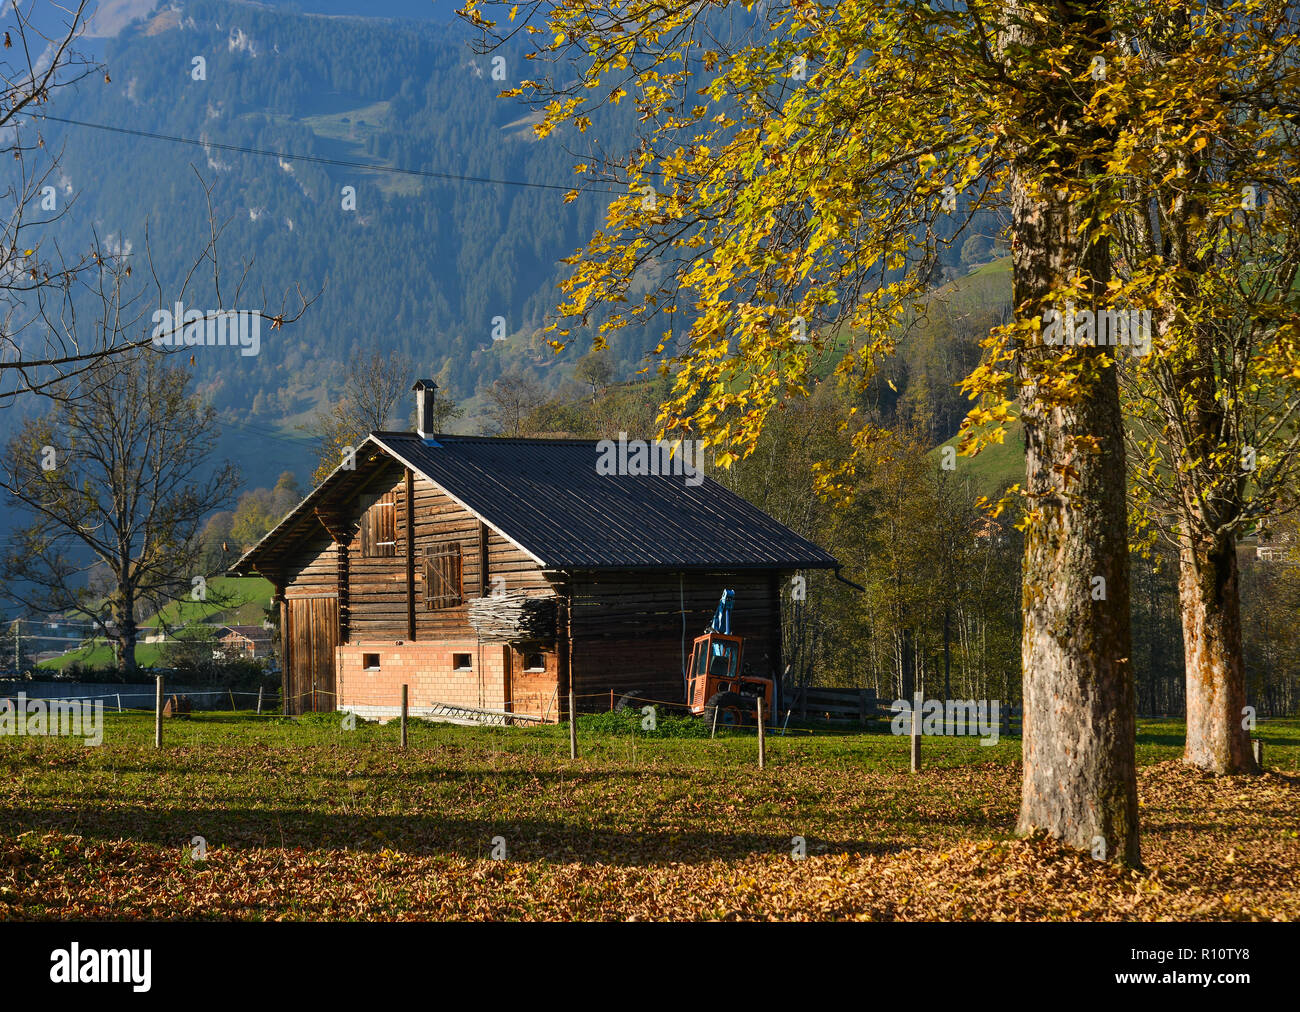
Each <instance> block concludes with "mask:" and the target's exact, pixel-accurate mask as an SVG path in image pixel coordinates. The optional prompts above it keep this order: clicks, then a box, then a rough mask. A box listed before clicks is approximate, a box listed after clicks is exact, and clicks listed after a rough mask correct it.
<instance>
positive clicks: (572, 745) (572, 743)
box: [569, 686, 578, 759]
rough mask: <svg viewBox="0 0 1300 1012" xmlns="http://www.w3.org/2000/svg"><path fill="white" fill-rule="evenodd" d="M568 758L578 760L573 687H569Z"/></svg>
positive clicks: (576, 722) (576, 719) (576, 720)
mask: <svg viewBox="0 0 1300 1012" xmlns="http://www.w3.org/2000/svg"><path fill="white" fill-rule="evenodd" d="M569 758H570V759H577V758H578V718H577V713H576V711H575V707H574V703H573V686H569Z"/></svg>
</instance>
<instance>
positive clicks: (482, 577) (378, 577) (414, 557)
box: [346, 464, 550, 642]
mask: <svg viewBox="0 0 1300 1012" xmlns="http://www.w3.org/2000/svg"><path fill="white" fill-rule="evenodd" d="M368 491H370V492H371V493H372V494H373V493H380V494H382V493H385V492H394V493H395V494H396V495H397V497H398V502H399V503H400V504H401V505H402V508H401V509H399V510H398V512H397V554H396V555H394V556H391V557H381V558H366V557H365V556H364V555H363V553H362V545H361V539H360V538H353V539H352V541H351V543H350V544H349V545H348V547H347V556H348V558H347V587H346V590H347V597H348V603H349V607H348V631H347V637H346V641H349V642H352V641H362V640H370V639H412V638H413V639H415V640H416V641H422V640H438V639H464V638H465V637H471V638H472V637H473V636H474V630H473V628H472V627H471V626H470V624H469V619H468V608H467V602H468V601H469V599H470V598H472V597H477V596H480V595H482V594H483V593H484V592H485V591H486V592H487V593H491V592H492V590H493V589H495V588H494V586H493V583H492V577H495V576H500V577H502V578H503V579H504V584H503V585H502V584H498V585H497V586H501V587H502V589H504V590H507V591H511V590H529V591H530V592H535V593H547V592H549V591H550V584H549V583H548V582H547V580H546V578H545V576H543V574H542V571H541V569H540V568H539V567H538V565H537V563H536V562H534V561H533V560H532V559H531V558H530V557H529V556H528V555H527V554H526V553H525V552H523V551H521V550H520V549H519V548H517V547H515V546H514V545H513V544H511V543H510V542H509V541H507V540H506V539H505V538H503V537H501V535H500V534H497V533H496V532H495V531H492V530H489V529H488V528H486V526H485V525H483V524H482V523H481V522H480V521H479V518H478V517H477V516H476V515H475V514H473V513H471V512H470V511H469V510H467V509H465V508H464V507H463V506H460V505H459V504H458V503H456V502H455V501H454V500H453V499H452V498H451V497H450V496H448V495H447V494H446V493H444V492H443V491H442V490H441V489H439V488H437V487H436V486H435V485H434V484H433V483H432V482H430V481H429V480H428V479H427V478H424V477H423V476H421V475H414V476H413V479H412V482H411V489H410V496H411V504H412V510H411V513H410V519H408V511H407V509H406V508H405V504H406V501H407V498H406V497H407V489H406V475H405V471H404V469H403V468H402V467H401V466H400V465H396V464H394V465H393V466H392V467H390V468H387V469H385V471H384V473H383V474H382V475H380V476H378V477H376V479H375V480H374V481H373V482H372V483H371V484H370V485H369V489H368ZM348 520H349V522H350V523H351V524H352V525H353V526H358V525H360V524H361V523H362V510H361V504H360V503H359V502H354V503H353V504H352V511H351V513H350V514H349V516H348ZM412 528H413V530H414V537H413V538H412V537H411V529H412ZM484 535H486V538H485V543H484V541H483V540H481V539H483V537H484ZM451 542H457V543H459V545H460V548H461V591H462V603H461V604H460V605H457V606H454V607H450V608H437V609H435V610H432V611H430V610H428V609H427V608H426V607H425V605H424V601H423V591H424V587H423V584H424V566H423V558H424V555H425V553H426V552H427V551H428V550H429V549H432V548H434V547H436V546H441V545H447V544H449V543H451ZM412 548H413V552H412ZM408 553H411V555H410V562H409V566H410V568H409V570H408ZM484 562H486V565H487V568H486V570H485V569H484ZM408 580H409V581H411V582H410V583H409V584H408ZM408 588H411V589H413V591H414V594H413V597H412V595H410V594H409V593H408ZM412 601H413V603H414V615H413V617H414V623H413V624H414V633H415V635H414V637H412V636H411V628H410V626H411V621H412V610H411V604H412Z"/></svg>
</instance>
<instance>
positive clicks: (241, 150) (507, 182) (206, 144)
mask: <svg viewBox="0 0 1300 1012" xmlns="http://www.w3.org/2000/svg"><path fill="white" fill-rule="evenodd" d="M28 115H30V116H31V117H32V118H33V119H47V120H53V121H54V122H55V123H66V124H68V125H69V126H79V127H89V128H90V129H92V130H105V131H107V132H109V133H118V134H128V135H130V136H132V137H145V138H148V139H150V140H155V141H170V142H172V143H173V144H190V145H193V146H195V147H200V148H203V149H205V150H206V149H208V148H217V149H219V150H221V151H233V152H236V153H238V154H244V155H262V156H264V157H268V158H279V159H281V160H283V161H295V162H315V163H317V164H320V165H339V166H343V167H344V168H349V169H362V170H365V171H369V172H396V173H400V174H402V175H406V176H420V177H422V178H425V179H445V180H448V181H450V182H455V183H488V184H490V185H493V186H522V187H529V188H532V189H538V190H563V191H564V192H565V193H568V192H570V191H577V192H578V193H619V192H621V191H619V190H611V189H606V188H604V187H598V186H565V185H564V184H562V183H530V182H527V181H526V180H522V179H493V178H491V177H490V176H458V175H456V174H455V173H451V172H434V171H432V170H430V169H405V168H402V167H401V166H397V165H368V164H367V163H365V162H351V161H346V160H344V159H341V158H326V157H325V156H324V155H295V154H292V153H290V152H284V151H270V150H268V149H266V148H249V147H244V146H242V145H239V144H221V143H218V142H217V141H205V140H200V139H197V138H194V137H181V136H179V135H177V134H160V133H154V132H152V131H149V130H133V129H131V128H130V127H118V126H109V125H108V124H106V123H88V122H86V121H85V120H76V119H68V118H66V117H64V116H51V115H50V114H49V113H39V114H38V113H29V114H28Z"/></svg>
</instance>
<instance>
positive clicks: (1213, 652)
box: [1178, 535, 1258, 774]
mask: <svg viewBox="0 0 1300 1012" xmlns="http://www.w3.org/2000/svg"><path fill="white" fill-rule="evenodd" d="M1178 597H1179V602H1180V604H1181V606H1182V607H1181V610H1182V617H1183V652H1184V654H1185V655H1186V661H1185V663H1186V666H1187V747H1186V750H1185V751H1184V752H1183V762H1185V763H1187V764H1188V765H1189V766H1195V767H1196V768H1197V769H1200V770H1205V771H1206V772H1209V773H1221V774H1222V773H1256V772H1258V768H1257V767H1256V765H1255V757H1254V755H1253V754H1252V753H1251V750H1250V732H1249V731H1248V730H1247V729H1246V728H1245V727H1243V716H1244V714H1243V712H1242V711H1243V710H1244V709H1245V706H1246V674H1245V669H1244V660H1243V650H1242V641H1241V606H1240V597H1239V595H1238V587H1237V546H1236V541H1235V539H1234V538H1233V537H1232V536H1231V535H1228V536H1226V537H1223V538H1221V539H1218V541H1217V542H1216V543H1214V544H1213V545H1210V546H1206V545H1203V544H1198V543H1196V542H1195V540H1194V539H1192V538H1186V537H1185V538H1184V545H1183V548H1182V551H1181V552H1180V553H1179V573H1178Z"/></svg>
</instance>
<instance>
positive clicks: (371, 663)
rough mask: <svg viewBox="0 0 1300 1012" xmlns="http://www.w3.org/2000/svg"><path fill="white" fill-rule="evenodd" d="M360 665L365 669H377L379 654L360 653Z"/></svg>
mask: <svg viewBox="0 0 1300 1012" xmlns="http://www.w3.org/2000/svg"><path fill="white" fill-rule="evenodd" d="M361 666H362V667H363V668H365V669H366V670H367V671H378V670H379V655H378V654H362V655H361Z"/></svg>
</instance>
